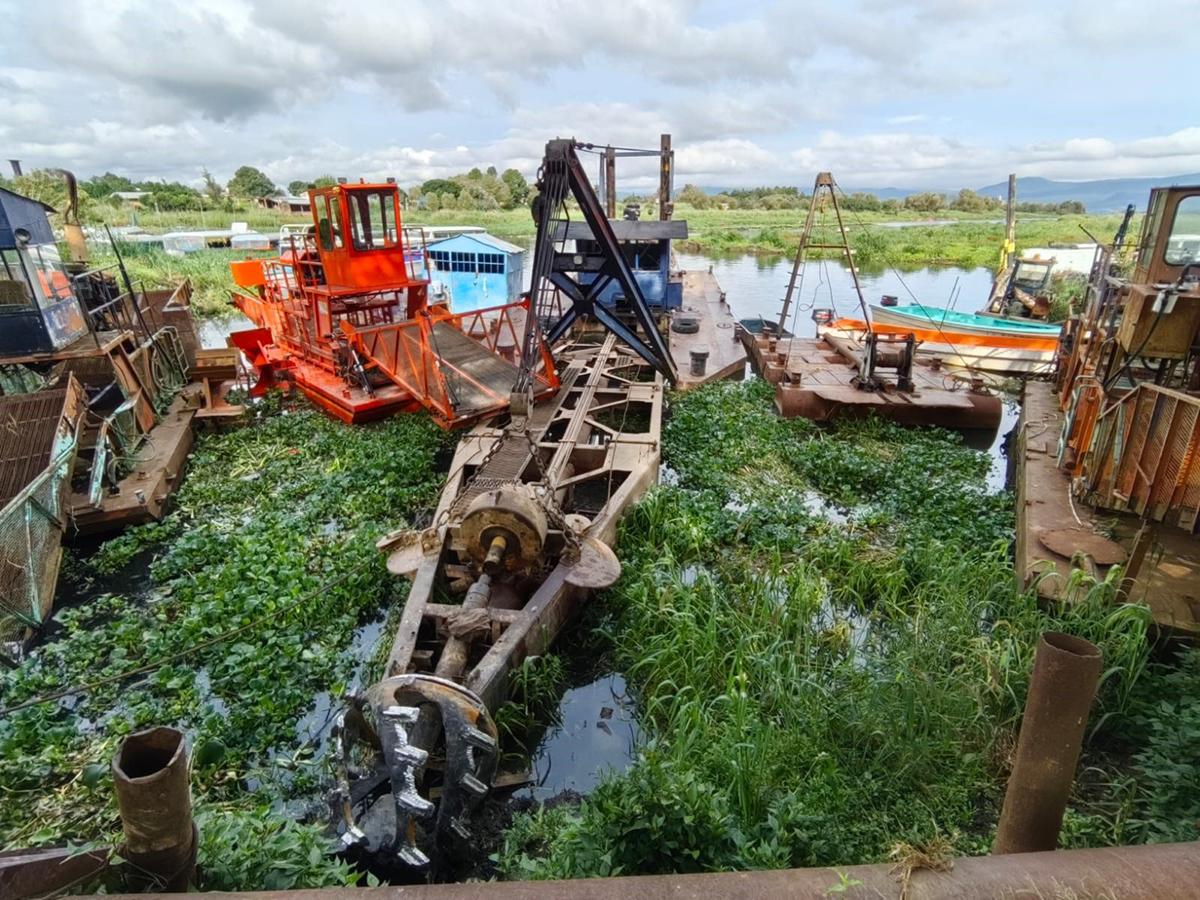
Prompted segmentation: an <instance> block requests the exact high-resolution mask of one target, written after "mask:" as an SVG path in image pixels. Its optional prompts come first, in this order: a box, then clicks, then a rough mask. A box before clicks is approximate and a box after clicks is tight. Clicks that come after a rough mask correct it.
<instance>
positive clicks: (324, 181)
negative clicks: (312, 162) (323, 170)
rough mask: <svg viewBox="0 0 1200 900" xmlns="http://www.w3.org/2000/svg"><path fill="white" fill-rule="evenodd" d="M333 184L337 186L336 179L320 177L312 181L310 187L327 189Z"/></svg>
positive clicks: (330, 176) (329, 176)
mask: <svg viewBox="0 0 1200 900" xmlns="http://www.w3.org/2000/svg"><path fill="white" fill-rule="evenodd" d="M335 184H337V179H336V178H334V177H333V176H332V175H320V176H318V177H316V178H314V179H313V182H312V187H314V188H327V187H333V186H334V185H335Z"/></svg>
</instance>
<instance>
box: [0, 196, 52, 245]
mask: <svg viewBox="0 0 1200 900" xmlns="http://www.w3.org/2000/svg"><path fill="white" fill-rule="evenodd" d="M47 210H49V207H47V206H46V205H45V204H44V203H39V202H38V201H37V200H31V199H29V198H28V197H22V196H21V195H20V194H14V193H13V192H12V191H10V190H6V189H5V188H0V250H12V249H13V248H14V247H16V246H17V239H16V234H15V232H16V231H17V229H18V228H24V229H25V230H26V231H28V232H29V243H31V244H53V243H54V232H53V231H52V230H51V228H50V220H49V219H47V218H46V212H47Z"/></svg>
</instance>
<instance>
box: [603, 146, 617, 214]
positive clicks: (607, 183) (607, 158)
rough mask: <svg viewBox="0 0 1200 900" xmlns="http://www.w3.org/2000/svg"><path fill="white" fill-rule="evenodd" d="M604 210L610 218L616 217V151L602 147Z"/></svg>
mask: <svg viewBox="0 0 1200 900" xmlns="http://www.w3.org/2000/svg"><path fill="white" fill-rule="evenodd" d="M604 211H605V213H604V214H605V215H606V216H608V217H609V218H610V219H615V218H616V217H617V151H616V150H614V149H613V148H612V147H611V146H609V147H605V148H604Z"/></svg>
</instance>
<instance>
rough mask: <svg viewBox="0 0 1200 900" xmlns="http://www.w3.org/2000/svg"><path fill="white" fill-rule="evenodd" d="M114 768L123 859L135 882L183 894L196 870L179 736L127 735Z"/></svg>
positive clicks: (172, 732)
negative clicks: (137, 880)
mask: <svg viewBox="0 0 1200 900" xmlns="http://www.w3.org/2000/svg"><path fill="white" fill-rule="evenodd" d="M112 769H113V784H114V787H115V788H116V792H117V806H118V807H119V808H120V811H121V827H122V829H123V830H124V832H125V847H124V848H123V850H122V856H124V857H125V858H126V859H128V860H129V862H130V863H131V864H132V866H133V869H134V873H135V874H134V878H135V879H137V878H140V879H142V880H143V881H144V882H148V883H146V884H145V887H146V888H147V889H149V888H154V889H157V890H162V891H168V892H180V891H186V890H187V889H188V886H189V884H190V883H191V881H192V878H193V876H194V874H195V869H196V844H197V840H196V838H197V834H196V828H195V825H194V824H193V823H192V796H191V791H190V789H189V785H188V751H187V743H186V741H185V740H184V737H183V732H181V731H178V730H177V729H174V728H164V727H159V728H150V729H148V730H146V731H139V732H137V733H135V734H131V735H130V736H129V737H127V738H125V740H124V741H122V742H121V746H120V747H118V748H117V755H116V757H114V759H113V763H112Z"/></svg>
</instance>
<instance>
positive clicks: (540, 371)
mask: <svg viewBox="0 0 1200 900" xmlns="http://www.w3.org/2000/svg"><path fill="white" fill-rule="evenodd" d="M309 197H310V198H311V202H312V211H313V225H312V226H311V227H310V228H309V231H308V233H307V234H304V235H293V236H291V238H290V239H289V241H288V244H287V245H286V246H281V247H280V255H279V258H278V259H251V260H243V261H239V262H234V263H231V264H230V268H231V270H232V274H233V280H234V283H235V284H236V285H237V286H238V287H239V288H240V289H241V290H239V291H237V292H235V293H234V295H233V299H234V302H235V303H236V304H237V306H238V308H239V309H241V310H242V312H243V313H245V314H246V316H247V317H248V318H249V319H250V320H251V321H252V322H254V323H255V324H256V325H257V326H258V327H257V328H253V329H249V330H246V331H239V332H234V333H233V334H231V335H230V336H229V337H230V341H231V343H233V344H234V346H236V347H238V348H239V349H240V350H242V352H244V353H245V354H246V357H247V359H249V361H250V363H251V364H252V365H253V366H254V367H255V369H257V371H258V373H259V379H258V383H257V384H256V385H255V387H254V389H253V390H252V393H253V394H262V393H265V392H266V391H267V390H269V389H270V388H271V387H272V386H274V385H275V384H276V383H277V382H279V381H280V380H285V381H289V382H292V383H294V384H295V385H296V386H297V387H298V388H299V389H300V390H302V391H303V392H304V393H305V394H306V395H307V396H308V397H309V398H311V399H312V400H313V401H314V402H315V403H317V404H319V405H320V406H321V407H323V408H324V409H326V410H328V411H329V412H330V413H332V414H333V415H335V416H337V417H338V418H340V419H342V420H343V421H346V422H365V421H369V420H371V419H378V418H382V417H384V416H387V415H390V414H392V413H395V412H400V411H415V410H418V409H420V408H422V407H424V408H425V409H428V410H429V411H430V413H432V415H433V416H434V418H435V420H436V421H437V422H438V423H439V424H440V425H442V426H443V427H447V428H449V427H457V426H461V425H467V424H470V423H472V422H475V421H478V420H479V419H482V418H484V417H486V416H489V415H492V414H494V413H497V412H501V411H503V410H505V409H507V407H508V403H509V399H510V396H511V391H512V388H513V384H514V382H515V381H516V377H517V366H518V364H519V363H520V354H521V348H522V336H523V334H524V331H525V319H526V315H527V313H528V308H529V305H528V303H529V301H528V298H522V299H520V300H518V301H517V302H514V303H509V304H505V305H501V306H496V307H492V308H489V309H483V310H478V311H475V312H471V313H468V314H463V315H455V314H454V313H451V312H450V310H449V308H448V307H447V306H445V305H444V304H430V302H429V290H428V289H429V278H428V276H427V267H426V261H425V246H424V240H423V238H422V237H421V236H420V232H419V231H414V232H409V231H407V230H405V229H404V228H403V226H402V224H401V218H400V197H399V190H398V189H397V187H396V185H395V184H390V183H389V184H366V183H358V184H337V185H334V186H332V187H328V188H321V189H317V190H313V191H310V192H309ZM535 352H537V353H538V354H540V359H539V360H538V361H536V364H535V366H534V373H535V378H534V394H535V396H542V395H544V394H548V393H549V392H551V391H553V390H554V389H555V388H557V387H558V378H557V376H556V375H555V371H554V361H553V359H552V357H551V356H550V353H549V350H548V349H547V347H546V344H545V342H544V340H541V339H540V336H539V340H538V341H537V343H536V348H535Z"/></svg>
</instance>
